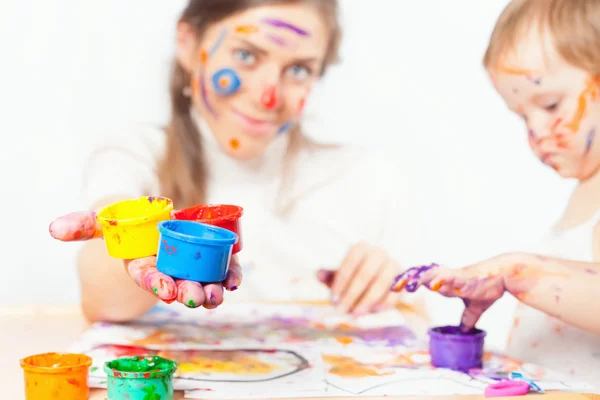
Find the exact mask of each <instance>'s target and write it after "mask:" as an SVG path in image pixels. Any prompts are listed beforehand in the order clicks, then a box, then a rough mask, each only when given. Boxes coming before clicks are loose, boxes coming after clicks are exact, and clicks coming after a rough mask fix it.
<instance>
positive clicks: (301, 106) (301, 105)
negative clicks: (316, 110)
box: [298, 97, 306, 115]
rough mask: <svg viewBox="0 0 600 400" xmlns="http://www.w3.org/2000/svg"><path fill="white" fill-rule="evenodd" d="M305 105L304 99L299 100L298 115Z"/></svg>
mask: <svg viewBox="0 0 600 400" xmlns="http://www.w3.org/2000/svg"><path fill="white" fill-rule="evenodd" d="M305 104H306V98H304V97H303V98H301V99H300V103H298V114H299V115H301V114H302V112H303V111H304V106H305Z"/></svg>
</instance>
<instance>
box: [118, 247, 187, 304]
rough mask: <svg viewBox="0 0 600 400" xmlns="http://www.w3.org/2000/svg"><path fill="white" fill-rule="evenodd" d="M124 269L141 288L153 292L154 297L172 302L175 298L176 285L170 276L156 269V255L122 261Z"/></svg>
mask: <svg viewBox="0 0 600 400" xmlns="http://www.w3.org/2000/svg"><path fill="white" fill-rule="evenodd" d="M124 264H125V270H126V271H127V273H128V274H129V276H130V277H131V279H133V281H134V282H135V283H136V285H138V286H139V287H141V288H142V289H144V290H146V291H148V292H150V293H154V295H155V296H156V297H158V298H159V299H161V300H163V301H165V302H167V303H172V302H173V301H175V300H176V299H177V285H176V284H175V281H174V280H173V278H171V277H170V276H167V275H165V274H163V273H162V272H159V271H158V270H157V269H156V257H155V256H152V257H144V258H138V259H135V260H126V261H125V262H124Z"/></svg>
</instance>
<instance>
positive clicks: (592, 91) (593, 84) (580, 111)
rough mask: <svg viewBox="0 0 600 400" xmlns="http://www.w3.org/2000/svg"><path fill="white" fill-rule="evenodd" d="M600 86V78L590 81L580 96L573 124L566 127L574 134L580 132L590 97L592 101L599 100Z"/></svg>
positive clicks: (570, 123)
mask: <svg viewBox="0 0 600 400" xmlns="http://www.w3.org/2000/svg"><path fill="white" fill-rule="evenodd" d="M599 84H600V77H594V78H592V79H590V81H589V82H588V84H587V86H586V88H585V89H584V90H583V92H581V94H580V95H579V100H578V101H577V110H576V111H575V115H574V116H573V119H572V120H571V122H569V123H568V124H567V125H566V126H567V128H569V129H570V130H571V131H573V132H574V133H577V132H579V128H580V127H581V121H583V119H584V118H585V116H586V111H587V103H588V99H587V98H588V96H589V97H590V99H591V100H596V99H597V98H598V86H599Z"/></svg>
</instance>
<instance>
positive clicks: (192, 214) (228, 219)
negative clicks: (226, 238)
mask: <svg viewBox="0 0 600 400" xmlns="http://www.w3.org/2000/svg"><path fill="white" fill-rule="evenodd" d="M243 213H244V209H243V208H242V207H239V206H234V205H230V204H198V205H195V206H193V207H188V208H184V209H183V210H178V211H175V212H174V213H173V218H175V219H177V220H181V221H196V222H201V223H203V224H208V225H213V226H218V227H219V228H224V229H227V230H230V231H232V232H234V233H235V234H237V235H238V241H237V243H236V244H235V245H234V246H233V250H232V252H231V253H232V254H236V253H239V252H240V251H241V250H242V247H243V243H242V227H241V218H242V215H243Z"/></svg>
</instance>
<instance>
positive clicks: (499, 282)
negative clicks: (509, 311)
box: [392, 256, 512, 331]
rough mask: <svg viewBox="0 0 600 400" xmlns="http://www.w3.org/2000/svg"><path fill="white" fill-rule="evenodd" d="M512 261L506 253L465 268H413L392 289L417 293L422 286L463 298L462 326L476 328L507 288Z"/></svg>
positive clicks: (432, 266) (465, 328)
mask: <svg viewBox="0 0 600 400" xmlns="http://www.w3.org/2000/svg"><path fill="white" fill-rule="evenodd" d="M509 271H512V269H511V268H510V263H508V264H507V263H505V256H500V257H496V258H492V259H489V260H486V261H483V262H480V263H477V264H474V265H471V266H469V267H466V268H460V269H448V268H443V267H440V266H439V265H437V264H432V265H429V266H422V267H414V268H410V269H408V270H406V271H405V272H404V273H402V274H401V275H398V276H397V277H396V280H395V281H394V284H393V286H392V291H393V292H400V291H401V290H403V289H405V290H406V291H408V292H415V291H416V290H417V289H418V288H419V287H420V286H425V287H427V288H428V289H429V290H431V291H434V292H438V293H440V294H441V295H443V296H446V297H460V298H461V299H462V300H463V302H464V303H465V311H464V312H463V315H462V318H461V326H462V327H463V329H464V330H465V331H468V330H469V329H471V328H473V327H475V324H476V323H477V321H479V318H480V317H481V315H482V314H483V313H484V312H485V311H486V310H487V309H488V308H490V307H491V306H492V304H494V303H495V302H496V300H498V299H499V298H501V297H502V296H503V295H504V292H505V291H507V286H506V278H507V276H508V275H509Z"/></svg>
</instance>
